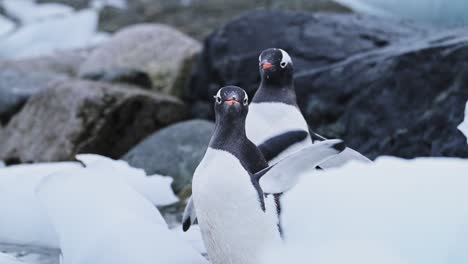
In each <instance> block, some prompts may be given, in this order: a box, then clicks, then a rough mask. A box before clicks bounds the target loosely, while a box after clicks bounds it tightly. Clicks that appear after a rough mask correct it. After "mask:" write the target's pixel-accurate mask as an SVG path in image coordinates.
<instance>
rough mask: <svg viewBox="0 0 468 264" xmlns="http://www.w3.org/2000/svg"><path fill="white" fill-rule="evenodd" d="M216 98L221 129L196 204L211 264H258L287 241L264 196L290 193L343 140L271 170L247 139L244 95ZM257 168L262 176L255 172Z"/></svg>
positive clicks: (200, 170) (229, 91) (198, 173)
mask: <svg viewBox="0 0 468 264" xmlns="http://www.w3.org/2000/svg"><path fill="white" fill-rule="evenodd" d="M215 98H216V102H215V113H216V127H215V131H214V133H213V136H212V138H211V141H210V144H209V147H208V149H207V151H206V153H205V156H204V157H203V159H202V161H201V162H200V164H199V165H198V167H197V169H196V170H195V173H194V176H193V184H192V192H193V196H192V199H193V201H194V204H196V207H195V210H196V214H197V217H198V222H199V225H200V229H201V233H202V237H203V241H204V243H205V246H206V249H207V252H208V256H209V258H210V260H211V261H212V263H214V264H224V263H230V264H254V263H255V264H256V263H259V257H260V255H261V253H262V251H263V249H264V248H265V247H266V246H270V245H271V246H275V245H279V244H281V242H282V241H281V236H280V232H279V230H278V228H277V219H276V218H275V217H272V215H273V214H270V213H268V208H266V207H265V201H264V196H265V194H276V193H281V192H284V191H286V190H288V189H290V188H291V187H292V186H293V185H294V184H295V182H296V180H297V178H298V176H299V175H300V173H301V172H303V171H305V170H308V169H314V168H315V166H316V165H317V164H319V163H321V162H323V161H325V160H327V159H329V158H331V157H333V156H335V155H337V154H339V153H340V152H341V151H342V150H343V149H344V148H345V147H344V144H343V143H342V142H341V141H338V140H327V141H324V142H322V143H318V144H316V145H314V146H312V147H309V148H306V149H303V150H301V151H299V152H296V153H295V154H293V155H291V156H290V158H287V159H284V160H283V161H281V162H279V163H277V164H276V165H275V166H271V167H268V165H267V162H266V160H265V158H264V157H263V155H262V153H261V151H260V150H259V149H258V148H257V147H256V146H255V144H254V143H252V142H251V141H250V140H249V139H248V138H247V135H246V131H245V119H246V116H247V112H248V98H247V94H246V93H245V91H244V90H242V89H241V88H239V87H235V86H228V87H224V88H221V89H220V90H219V92H218V94H217V95H216V97H215ZM252 168H255V169H256V170H257V169H259V170H260V171H259V172H258V173H255V174H253V173H250V172H249V170H251V169H252ZM262 168H263V169H262Z"/></svg>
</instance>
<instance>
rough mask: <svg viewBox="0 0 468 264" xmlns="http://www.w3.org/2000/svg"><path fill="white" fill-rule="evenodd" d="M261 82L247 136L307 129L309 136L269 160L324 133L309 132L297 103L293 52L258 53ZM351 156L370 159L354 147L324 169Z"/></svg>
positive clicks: (271, 135) (262, 136)
mask: <svg viewBox="0 0 468 264" xmlns="http://www.w3.org/2000/svg"><path fill="white" fill-rule="evenodd" d="M259 70H260V75H261V83H260V86H259V88H258V90H257V92H256V93H255V96H254V97H253V99H252V103H251V104H250V106H249V108H250V110H249V115H248V116H247V120H246V129H247V136H248V137H249V139H250V140H252V142H254V143H255V144H256V145H260V144H262V143H264V142H266V141H267V140H268V139H270V138H274V137H275V136H278V135H280V134H284V133H287V132H289V131H304V132H307V133H308V136H307V138H306V139H304V140H303V141H301V142H298V143H296V144H294V145H293V146H291V147H289V148H288V149H287V150H286V151H284V152H282V153H280V154H279V155H278V157H276V159H273V160H271V162H270V164H273V163H275V162H276V161H278V160H280V159H282V158H284V157H286V156H288V155H290V154H291V153H293V152H295V151H297V150H299V149H302V148H304V147H308V146H310V145H311V144H313V143H314V142H319V141H322V140H325V138H324V137H322V136H320V135H317V134H315V133H314V132H310V129H309V126H308V124H307V122H306V120H305V118H304V116H303V115H302V113H301V111H300V110H299V107H298V106H297V100H296V92H295V90H294V81H293V77H294V65H293V62H292V59H291V56H290V55H289V54H288V53H287V52H286V51H284V50H282V49H275V48H272V49H267V50H264V51H263V52H262V53H261V54H260V57H259ZM349 160H359V161H362V162H370V160H369V159H367V158H366V157H364V156H363V155H361V154H360V153H358V152H356V151H355V150H353V149H351V148H346V150H345V151H343V152H342V153H341V154H340V155H338V156H336V157H335V158H333V159H330V160H328V161H327V162H324V163H323V164H320V167H321V168H323V169H327V168H333V167H338V166H341V165H343V164H344V163H346V162H347V161H349Z"/></svg>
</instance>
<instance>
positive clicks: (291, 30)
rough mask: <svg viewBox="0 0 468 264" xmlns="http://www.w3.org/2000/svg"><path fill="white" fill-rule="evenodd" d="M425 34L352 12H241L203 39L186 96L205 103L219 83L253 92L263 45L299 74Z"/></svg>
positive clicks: (258, 79)
mask: <svg viewBox="0 0 468 264" xmlns="http://www.w3.org/2000/svg"><path fill="white" fill-rule="evenodd" d="M426 33H427V30H426V29H421V28H419V27H416V26H413V25H411V24H407V23H403V22H397V21H394V20H381V19H377V18H374V17H367V16H359V15H354V14H325V13H318V14H312V13H292V12H279V11H271V12H269V11H254V12H250V13H246V14H244V15H242V16H241V17H238V18H236V19H234V20H232V21H231V22H229V23H227V24H226V25H224V26H222V27H220V28H219V29H217V30H216V31H215V32H214V33H213V34H211V35H210V36H209V37H208V39H207V40H206V41H205V43H204V49H203V52H202V54H201V55H200V58H199V61H198V63H197V65H196V71H195V73H194V74H193V77H192V79H191V81H190V85H189V89H188V91H187V93H186V96H187V98H190V100H192V101H193V100H194V99H195V100H196V101H202V102H205V103H207V102H210V100H211V98H212V96H213V95H214V94H216V91H217V90H218V89H219V88H220V87H222V86H224V85H238V86H241V87H242V88H244V89H246V90H247V92H248V93H249V95H253V93H254V92H255V90H256V89H257V87H258V84H259V82H260V76H259V73H258V56H259V54H260V52H261V51H262V50H264V49H266V48H271V47H277V48H283V49H285V50H286V51H288V53H289V54H290V55H291V56H292V58H293V61H294V66H295V70H296V72H297V73H300V72H302V71H307V70H311V69H314V68H318V67H323V66H326V65H330V64H333V63H336V62H339V61H343V60H345V59H347V58H348V57H350V56H352V55H354V54H358V53H362V52H367V51H370V50H374V49H379V48H383V47H386V46H388V45H391V44H394V43H398V42H400V41H401V40H403V39H410V38H415V37H420V36H421V35H425V34H426ZM202 114H203V115H206V113H202Z"/></svg>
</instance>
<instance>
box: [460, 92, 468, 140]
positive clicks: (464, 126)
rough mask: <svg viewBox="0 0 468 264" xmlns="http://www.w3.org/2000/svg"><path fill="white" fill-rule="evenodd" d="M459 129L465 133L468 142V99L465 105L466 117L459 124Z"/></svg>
mask: <svg viewBox="0 0 468 264" xmlns="http://www.w3.org/2000/svg"><path fill="white" fill-rule="evenodd" d="M458 129H459V130H460V131H461V132H462V133H463V134H464V135H465V137H466V143H467V144H468V101H467V102H466V106H465V119H464V120H463V122H462V123H461V124H460V125H459V126H458Z"/></svg>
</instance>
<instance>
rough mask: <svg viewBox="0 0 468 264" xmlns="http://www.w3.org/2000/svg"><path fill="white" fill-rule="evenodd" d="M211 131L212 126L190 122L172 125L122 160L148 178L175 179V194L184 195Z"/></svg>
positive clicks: (202, 122)
mask: <svg viewBox="0 0 468 264" xmlns="http://www.w3.org/2000/svg"><path fill="white" fill-rule="evenodd" d="M213 130H214V123H212V122H209V121H205V120H191V121H186V122H182V123H177V124H175V125H171V126H169V127H166V128H164V129H161V130H160V131H158V132H156V133H154V134H153V135H151V136H150V137H148V138H147V139H145V140H144V141H142V142H141V143H140V144H138V145H137V146H135V147H134V148H132V149H131V150H130V151H129V152H128V153H127V154H125V156H123V158H122V159H123V160H126V161H127V162H128V163H129V164H130V165H131V166H133V167H137V168H142V169H144V170H145V171H146V173H147V174H148V175H151V174H162V175H168V176H171V177H173V178H174V183H173V188H174V191H175V192H176V193H180V192H181V191H186V189H187V188H188V187H190V184H191V182H192V176H193V172H194V171H195V169H196V167H197V166H198V163H200V161H201V159H202V158H203V155H204V154H205V151H206V148H207V147H208V143H209V141H210V138H211V134H212V133H213Z"/></svg>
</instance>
